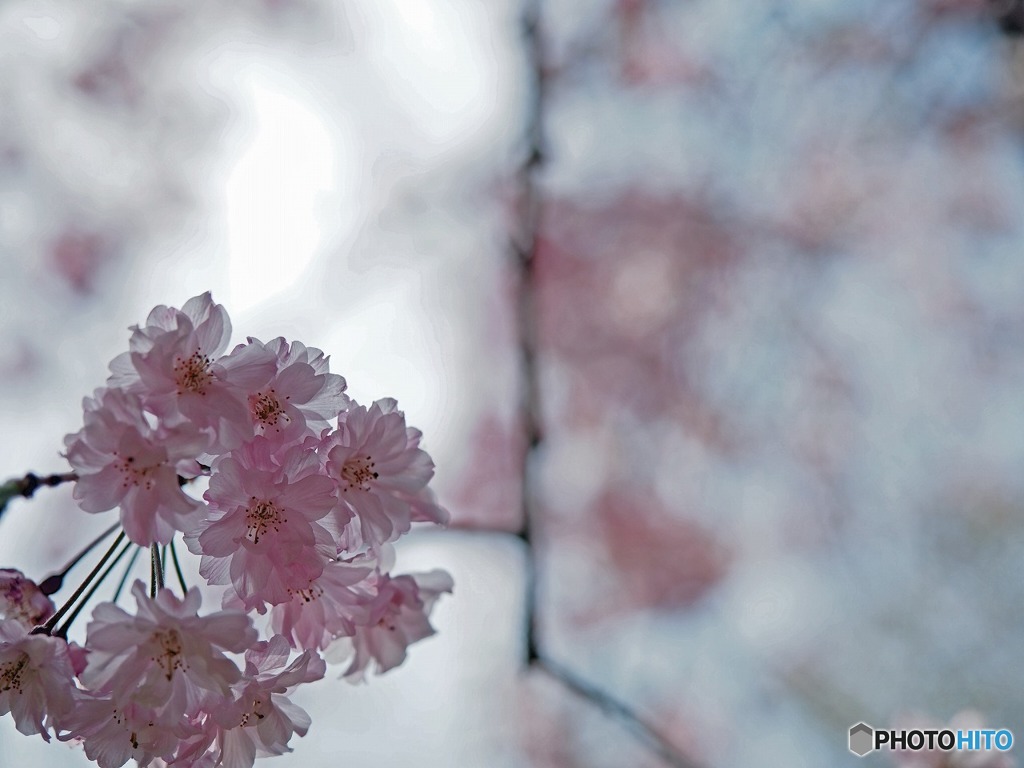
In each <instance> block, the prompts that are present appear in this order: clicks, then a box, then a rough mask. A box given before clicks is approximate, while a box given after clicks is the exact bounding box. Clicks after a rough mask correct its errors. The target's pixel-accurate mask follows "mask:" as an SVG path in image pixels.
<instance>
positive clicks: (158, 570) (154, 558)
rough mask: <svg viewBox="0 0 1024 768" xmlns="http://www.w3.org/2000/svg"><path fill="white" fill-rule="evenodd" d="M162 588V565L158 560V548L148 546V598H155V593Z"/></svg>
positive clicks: (152, 545) (151, 545)
mask: <svg viewBox="0 0 1024 768" xmlns="http://www.w3.org/2000/svg"><path fill="white" fill-rule="evenodd" d="M163 588H164V564H163V561H162V560H161V559H160V547H158V546H157V545H156V544H150V545H149V596H150V597H156V593H157V592H158V591H159V590H161V589H163Z"/></svg>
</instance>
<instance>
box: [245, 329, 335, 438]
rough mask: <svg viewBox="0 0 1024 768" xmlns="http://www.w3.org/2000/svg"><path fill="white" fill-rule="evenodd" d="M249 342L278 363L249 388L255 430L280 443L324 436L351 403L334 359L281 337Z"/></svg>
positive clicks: (250, 411) (319, 351) (251, 415)
mask: <svg viewBox="0 0 1024 768" xmlns="http://www.w3.org/2000/svg"><path fill="white" fill-rule="evenodd" d="M248 341H249V345H250V346H252V347H255V348H257V349H262V350H265V351H266V352H268V353H271V354H273V355H274V358H275V359H276V361H277V369H276V371H275V372H274V374H273V375H272V376H271V377H270V378H269V379H268V380H267V381H265V382H263V383H261V384H260V385H259V387H258V388H255V389H251V390H250V391H249V392H248V397H247V400H248V406H249V415H250V417H251V419H252V425H253V434H256V435H263V436H264V437H266V438H268V439H270V440H273V441H274V442H280V443H284V442H290V441H292V440H295V439H298V438H301V437H302V436H303V435H305V434H319V432H320V431H321V430H323V429H325V428H326V427H327V426H328V424H327V421H328V419H333V418H334V417H335V416H336V415H337V414H338V411H340V410H342V409H343V408H345V407H346V405H347V404H348V397H347V396H346V395H345V394H344V392H345V379H343V378H342V377H341V376H339V375H337V374H335V373H330V372H329V370H328V363H329V358H328V357H326V356H325V355H324V353H323V352H322V351H321V350H319V349H316V348H315V347H307V346H306V345H304V344H302V343H301V342H298V341H296V342H292V343H291V344H289V343H288V342H287V341H285V340H284V339H283V338H281V337H278V338H276V339H272V340H271V341H269V342H267V343H266V344H264V343H263V342H261V341H260V340H259V339H254V338H251V337H250V338H249V340H248ZM239 349H241V347H239ZM236 351H237V350H236Z"/></svg>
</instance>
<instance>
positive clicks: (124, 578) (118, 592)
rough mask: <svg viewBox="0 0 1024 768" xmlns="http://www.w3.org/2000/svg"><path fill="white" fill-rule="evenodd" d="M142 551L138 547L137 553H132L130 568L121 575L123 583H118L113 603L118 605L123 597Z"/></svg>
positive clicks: (129, 560) (129, 562)
mask: <svg viewBox="0 0 1024 768" xmlns="http://www.w3.org/2000/svg"><path fill="white" fill-rule="evenodd" d="M141 551H142V548H141V547H136V548H135V551H134V552H132V553H131V557H130V558H129V559H128V566H127V567H126V568H125V572H124V573H122V574H121V581H120V582H118V588H117V589H116V590H114V597H112V598H111V602H113V603H116V602H117V601H118V598H119V597H121V592H122V590H124V588H125V584H127V582H128V577H129V575H131V569H132V568H133V567H134V566H135V561H136V560H137V559H138V553H139V552H141Z"/></svg>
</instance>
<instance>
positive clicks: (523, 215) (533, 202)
mask: <svg viewBox="0 0 1024 768" xmlns="http://www.w3.org/2000/svg"><path fill="white" fill-rule="evenodd" d="M541 2H542V0H526V2H525V5H524V8H523V13H522V34H523V42H524V45H525V50H526V57H527V68H528V77H529V78H530V83H529V86H530V87H529V97H528V99H529V100H528V102H527V105H526V119H525V127H524V134H525V135H524V144H525V146H524V152H523V159H522V161H521V162H520V164H519V167H518V168H517V170H516V193H517V194H516V205H517V215H518V217H517V222H516V231H515V232H513V234H512V237H511V242H510V252H511V258H512V261H513V267H514V268H515V270H516V277H517V282H516V297H517V302H516V312H517V318H516V319H517V330H518V347H519V426H520V429H521V434H522V435H523V436H524V438H525V441H524V442H525V446H524V450H523V451H522V458H521V464H520V467H519V471H520V477H521V486H522V493H521V496H520V513H521V521H522V523H521V525H522V527H521V528H520V529H519V531H518V532H516V535H518V537H519V538H520V539H522V541H523V543H524V545H525V547H524V550H525V559H526V562H525V574H526V592H525V599H524V601H525V611H524V612H525V616H526V663H527V665H528V666H530V667H533V668H535V669H540V670H541V671H543V672H545V673H546V674H548V675H549V676H551V677H552V678H553V679H555V680H557V681H558V682H560V683H561V684H562V685H564V686H565V687H566V688H567V689H568V690H570V691H572V692H573V693H575V694H576V695H578V696H580V697H581V698H583V699H585V700H586V701H588V702H590V703H591V704H593V705H594V706H596V707H597V708H598V709H600V710H601V711H602V712H604V713H605V714H606V715H608V716H609V717H613V718H616V719H618V720H619V721H621V722H622V723H623V724H624V725H625V726H626V727H627V728H628V729H629V730H630V731H631V732H632V733H633V734H634V735H635V736H636V737H637V738H638V739H639V740H640V741H641V742H642V743H643V744H644V745H645V746H646V747H647V748H649V749H650V750H651V751H652V752H653V753H654V754H656V755H657V756H658V757H659V758H661V759H662V760H663V761H664V762H665V763H666V764H667V765H671V766H674V767H675V768H697V766H696V764H695V763H692V762H690V761H689V760H688V759H687V758H685V757H684V756H683V755H681V754H680V753H679V752H678V751H676V749H675V748H674V747H673V746H672V745H671V744H670V743H669V742H668V741H667V740H666V739H665V738H663V737H662V736H660V735H659V734H658V733H656V732H655V731H654V729H653V728H651V726H650V725H648V724H647V723H646V722H644V720H643V719H642V718H641V717H640V716H639V715H638V714H637V713H636V712H635V711H633V709H631V708H630V707H629V706H627V705H626V704H625V703H623V702H621V701H619V700H618V699H616V698H615V697H614V696H612V695H611V694H609V693H607V692H606V691H604V690H602V689H601V688H599V687H597V686H596V685H594V684H593V683H591V682H589V681H587V680H585V679H583V678H581V677H580V676H578V675H577V674H576V673H574V672H573V671H572V670H570V669H568V668H567V667H564V666H562V665H561V664H560V663H559V662H556V661H554V660H553V659H551V658H549V657H548V656H546V655H545V654H544V653H543V651H542V650H541V646H540V642H539V625H538V610H537V606H538V600H537V593H538V582H539V564H538V552H537V549H538V548H537V533H538V522H539V512H538V503H537V471H538V468H539V461H540V456H539V454H540V448H541V445H542V443H543V440H544V432H543V428H542V409H541V396H540V384H539V376H538V367H537V353H538V348H539V344H538V332H537V309H538V307H537V277H536V256H537V247H538V243H539V231H540V224H541V215H542V210H543V199H542V193H541V190H540V185H539V182H538V178H537V177H538V174H539V171H540V169H541V167H542V166H543V165H544V161H545V139H544V106H545V96H546V75H545V59H544V41H543V33H542V26H541ZM470 530H476V531H479V530H480V528H479V527H476V526H474V527H472V528H470ZM493 532H494V533H503V531H500V530H497V529H495V530H494V531H493Z"/></svg>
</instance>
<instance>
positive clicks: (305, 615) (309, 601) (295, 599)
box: [270, 561, 376, 650]
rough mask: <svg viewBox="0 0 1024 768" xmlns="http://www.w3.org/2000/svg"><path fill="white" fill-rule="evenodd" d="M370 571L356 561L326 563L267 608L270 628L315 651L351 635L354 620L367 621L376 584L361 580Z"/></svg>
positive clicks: (368, 567) (297, 645) (296, 644)
mask: <svg viewBox="0 0 1024 768" xmlns="http://www.w3.org/2000/svg"><path fill="white" fill-rule="evenodd" d="M371 572H372V568H371V567H370V566H368V565H364V564H360V563H346V562H342V561H332V562H329V563H327V564H326V565H325V566H324V571H323V573H321V574H320V575H319V576H318V577H317V578H316V579H313V580H311V581H310V582H309V584H308V585H307V586H306V587H304V588H303V589H296V590H292V591H291V600H289V601H288V602H286V603H281V604H279V605H275V606H274V607H273V608H272V609H271V611H270V623H271V627H273V629H274V631H275V632H278V633H280V634H281V635H284V636H285V637H287V638H288V639H289V640H290V642H292V643H293V644H294V645H295V646H296V647H298V648H312V649H317V650H321V649H323V648H325V647H327V645H328V644H330V642H331V641H332V640H334V639H335V638H337V637H348V636H351V635H353V634H355V631H356V624H357V623H360V624H365V623H366V622H368V621H369V612H368V606H369V604H370V603H371V601H372V600H373V598H374V596H375V592H376V585H368V584H366V583H365V582H366V579H367V577H368V576H369V575H370V574H371Z"/></svg>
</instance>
